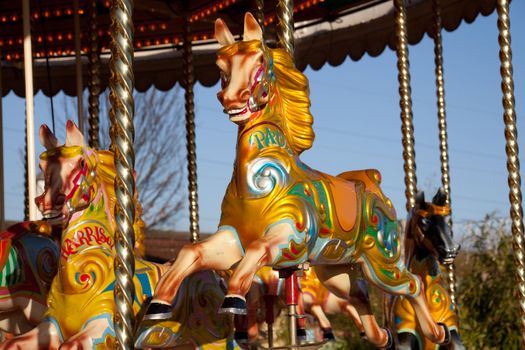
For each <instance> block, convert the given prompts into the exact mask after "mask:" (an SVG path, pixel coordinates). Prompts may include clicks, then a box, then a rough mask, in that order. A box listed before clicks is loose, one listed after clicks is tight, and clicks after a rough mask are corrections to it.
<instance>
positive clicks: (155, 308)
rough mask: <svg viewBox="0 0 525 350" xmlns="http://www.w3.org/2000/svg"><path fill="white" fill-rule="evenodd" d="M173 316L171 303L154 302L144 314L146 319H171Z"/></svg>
mask: <svg viewBox="0 0 525 350" xmlns="http://www.w3.org/2000/svg"><path fill="white" fill-rule="evenodd" d="M172 317H173V312H172V310H171V305H166V304H162V303H156V302H152V303H150V304H149V306H148V310H147V311H146V314H145V315H144V320H169V319H170V318H172Z"/></svg>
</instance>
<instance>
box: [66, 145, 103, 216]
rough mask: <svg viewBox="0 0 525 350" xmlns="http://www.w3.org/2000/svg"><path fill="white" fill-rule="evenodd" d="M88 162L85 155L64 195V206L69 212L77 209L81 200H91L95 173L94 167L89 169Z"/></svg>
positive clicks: (87, 201)
mask: <svg viewBox="0 0 525 350" xmlns="http://www.w3.org/2000/svg"><path fill="white" fill-rule="evenodd" d="M88 162H90V157H89V155H86V157H85V159H84V161H83V165H82V168H81V169H80V170H79V172H78V173H77V174H76V175H75V177H74V179H73V188H72V189H71V191H69V193H68V194H67V195H66V206H67V208H68V211H69V213H74V212H76V211H78V210H79V207H78V204H79V203H80V201H81V200H83V201H85V202H86V203H89V202H90V201H91V195H92V193H93V191H94V188H93V187H94V179H95V175H96V173H95V169H94V168H93V170H91V171H89V166H88Z"/></svg>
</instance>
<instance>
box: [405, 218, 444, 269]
mask: <svg viewBox="0 0 525 350" xmlns="http://www.w3.org/2000/svg"><path fill="white" fill-rule="evenodd" d="M412 220H416V219H415V218H412V219H411V221H412ZM411 221H409V222H408V223H407V229H406V231H405V232H406V233H405V236H406V237H405V242H404V246H405V261H406V265H407V266H408V267H409V268H411V269H414V268H417V269H422V268H423V267H424V271H417V272H416V273H419V274H422V273H424V274H430V275H434V274H435V273H436V271H434V270H435V268H436V266H437V260H436V258H435V257H434V256H433V255H432V253H430V252H429V251H428V249H427V248H425V247H424V246H422V245H420V244H418V243H417V241H416V239H415V237H414V232H413V230H417V227H416V225H417V224H415V223H413V222H411Z"/></svg>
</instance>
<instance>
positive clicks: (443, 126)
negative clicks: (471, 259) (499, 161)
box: [432, 0, 457, 311]
mask: <svg viewBox="0 0 525 350" xmlns="http://www.w3.org/2000/svg"><path fill="white" fill-rule="evenodd" d="M432 10H433V12H434V63H435V66H436V68H435V73H436V96H437V111H438V129H439V157H440V159H441V184H442V186H443V189H444V190H445V193H446V195H447V205H448V206H449V207H451V206H452V204H451V197H450V168H449V157H448V135H447V114H446V110H445V81H444V79H443V44H442V43H443V40H442V37H441V6H440V0H433V1H432ZM449 224H450V228H451V229H452V216H451V217H450V222H449ZM451 232H452V231H451ZM446 269H447V279H448V291H449V295H450V301H451V303H452V305H454V307H456V311H457V303H456V274H455V271H454V263H452V264H447V265H446Z"/></svg>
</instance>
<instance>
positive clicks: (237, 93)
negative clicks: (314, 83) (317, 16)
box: [215, 12, 314, 154]
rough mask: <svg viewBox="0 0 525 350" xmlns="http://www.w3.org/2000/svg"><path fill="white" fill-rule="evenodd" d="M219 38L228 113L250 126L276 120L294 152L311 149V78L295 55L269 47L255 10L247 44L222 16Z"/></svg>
mask: <svg viewBox="0 0 525 350" xmlns="http://www.w3.org/2000/svg"><path fill="white" fill-rule="evenodd" d="M215 38H216V39H217V41H218V42H219V44H220V45H221V49H220V50H219V51H218V53H217V61H216V63H217V66H218V67H219V69H220V74H221V90H220V91H219V93H218V94H217V97H218V99H219V101H220V102H221V104H222V106H223V107H224V113H226V114H227V115H228V117H229V118H230V120H231V121H232V122H235V123H237V124H239V125H244V126H246V125H248V124H250V123H249V122H255V121H256V120H257V121H263V120H268V119H269V118H273V119H272V120H271V122H273V123H275V124H277V125H279V126H280V127H281V128H282V129H283V131H284V132H285V134H286V135H287V138H288V139H287V143H288V146H289V147H290V149H291V151H293V152H294V153H296V154H300V153H301V152H302V151H304V150H306V149H309V148H310V147H311V146H312V144H313V140H314V132H313V129H312V124H313V116H312V115H311V114H310V99H309V96H308V94H309V88H308V79H307V78H306V77H305V76H304V75H303V74H302V73H301V72H300V71H299V70H297V68H296V67H295V65H294V62H293V58H292V57H291V56H290V54H289V53H288V52H286V51H285V50H283V49H280V48H278V49H270V48H268V47H267V46H266V45H265V44H264V42H263V35H262V30H261V27H260V26H259V24H258V23H257V21H256V20H255V18H254V17H253V16H252V15H251V14H250V13H249V12H248V13H246V15H245V17H244V34H243V40H242V41H237V42H236V41H235V39H234V37H233V35H232V33H231V32H230V30H229V29H228V26H227V25H226V23H225V22H224V21H223V20H222V19H220V18H219V19H217V20H216V21H215ZM248 126H249V125H248Z"/></svg>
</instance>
